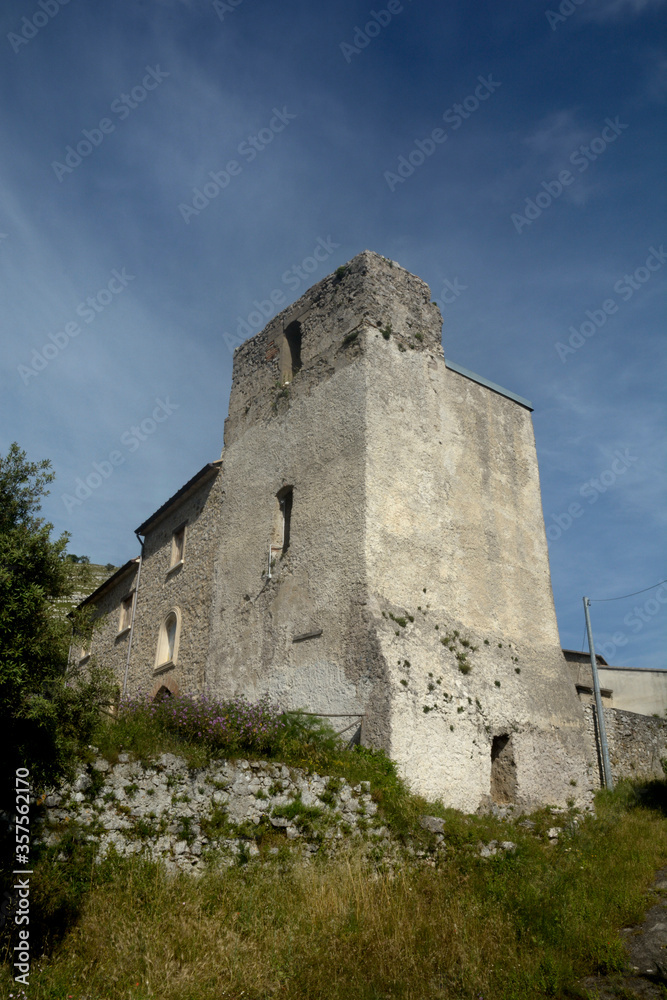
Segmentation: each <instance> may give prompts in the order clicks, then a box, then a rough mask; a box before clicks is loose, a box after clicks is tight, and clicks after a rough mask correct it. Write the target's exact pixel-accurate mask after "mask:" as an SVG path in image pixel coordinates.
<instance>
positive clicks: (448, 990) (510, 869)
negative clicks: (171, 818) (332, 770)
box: [0, 782, 667, 1000]
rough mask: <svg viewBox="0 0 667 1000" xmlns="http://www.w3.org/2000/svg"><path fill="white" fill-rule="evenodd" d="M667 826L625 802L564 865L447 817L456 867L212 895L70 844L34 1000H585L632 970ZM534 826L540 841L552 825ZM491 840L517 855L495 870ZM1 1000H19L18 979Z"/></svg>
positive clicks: (47, 872)
mask: <svg viewBox="0 0 667 1000" xmlns="http://www.w3.org/2000/svg"><path fill="white" fill-rule="evenodd" d="M666 809H667V799H666V795H665V785H664V783H659V782H654V783H652V784H650V785H645V786H638V787H636V788H633V787H632V786H629V785H623V786H621V787H620V788H619V789H617V790H616V791H615V792H614V793H609V794H608V793H604V794H601V795H600V796H599V797H598V802H597V817H596V818H593V817H590V818H587V819H586V820H585V821H584V822H583V823H582V824H581V826H580V827H579V829H578V830H577V831H576V832H573V833H572V835H570V836H563V837H562V838H561V843H560V844H559V845H558V846H556V847H550V846H548V845H547V844H546V843H545V841H544V840H543V839H541V838H540V837H535V836H534V835H529V834H528V833H524V832H521V828H520V827H516V826H512V825H510V824H508V823H502V822H501V821H499V820H494V819H492V818H487V819H482V818H479V817H466V816H463V815H461V814H459V813H455V812H454V811H452V810H445V811H444V815H445V839H446V842H447V844H448V852H447V858H446V860H445V861H444V863H443V864H441V865H440V866H438V867H437V868H431V867H426V866H424V865H423V864H420V863H418V862H417V861H415V860H414V859H410V857H409V856H408V855H406V856H405V858H404V860H403V861H402V862H401V863H400V864H399V865H397V866H395V868H394V870H393V872H392V871H391V870H388V869H387V867H386V866H384V865H383V864H382V863H379V864H376V865H374V864H372V863H370V862H368V861H367V860H364V859H363V858H362V857H361V856H360V855H358V854H354V853H351V854H345V855H342V856H338V857H337V858H334V859H331V858H330V859H328V860H324V861H322V862H321V863H319V862H311V863H310V864H308V865H305V864H303V863H297V862H296V861H295V860H293V859H290V858H289V857H288V856H287V855H286V854H285V852H283V854H282V855H280V856H278V858H277V860H275V861H274V862H273V863H270V862H263V863H257V862H253V861H251V862H249V863H248V864H246V865H245V866H243V867H236V868H230V869H217V868H215V867H214V866H213V867H211V868H210V870H209V871H208V872H207V873H205V874H204V875H203V876H202V877H201V878H200V879H193V878H192V877H188V876H179V877H168V876H167V875H166V874H165V873H164V871H163V869H162V868H161V867H160V866H159V865H158V864H154V863H149V862H147V861H145V860H143V859H141V858H132V859H119V858H117V857H114V856H111V857H109V858H108V859H107V860H106V861H104V862H103V863H102V864H98V865H95V864H93V861H92V854H91V852H90V848H89V846H88V845H81V844H79V845H77V844H75V843H73V842H72V843H71V844H70V845H69V847H68V848H67V850H66V852H65V853H66V854H67V857H66V858H65V859H64V860H63V859H61V860H57V859H56V858H52V859H51V860H50V861H49V863H48V864H46V862H43V863H41V864H40V866H39V867H38V871H37V873H36V875H35V876H34V877H33V884H34V892H33V898H32V906H33V912H34V915H35V924H34V928H35V933H36V932H37V930H38V929H39V927H40V926H43V925H44V924H45V923H46V924H48V925H49V926H51V927H53V926H55V925H57V924H58V923H60V926H62V927H66V928H67V929H66V932H65V933H64V934H63V935H62V936H61V937H60V938H54V937H53V936H51V937H49V938H47V939H46V940H47V944H48V950H47V953H46V954H45V955H44V956H43V957H42V958H41V959H38V960H36V961H34V962H33V971H32V975H31V986H30V997H31V998H34V1000H56V998H58V1000H60V998H62V997H73V998H74V1000H82V998H83V997H86V998H87V1000H102V998H110V997H113V998H123V1000H149V998H150V1000H154V998H160V1000H218V998H220V997H229V998H240V997H241V996H243V997H244V998H249V1000H260V998H261V1000H265V998H271V997H275V996H277V997H281V998H282V997H284V998H286V1000H350V998H355V1000H380V998H383V1000H384V998H401V1000H449V998H451V1000H477V998H479V997H483V998H484V1000H526V998H531V1000H532V998H535V1000H540V998H546V997H563V998H564V997H571V998H574V997H577V996H583V994H582V993H581V992H580V991H577V988H576V985H575V984H576V981H577V979H578V978H580V977H582V976H584V975H586V974H588V973H591V972H599V971H614V970H618V969H620V968H622V966H623V962H624V957H623V952H622V948H621V945H620V943H619V938H618V936H617V933H616V932H617V929H618V928H619V927H621V926H624V925H627V924H628V923H632V922H635V921H638V920H639V919H640V917H641V915H642V913H643V910H644V908H645V905H646V904H645V892H646V889H647V887H648V885H649V883H650V881H651V879H652V876H653V874H654V872H655V871H656V869H657V868H659V867H660V866H661V865H664V864H665V861H666V860H667V824H666V823H665V811H666ZM534 819H535V820H536V822H537V829H538V831H539V829H541V826H543V825H545V824H546V823H548V822H552V821H553V820H551V821H550V820H549V818H548V814H547V813H546V812H545V813H544V815H536V816H535V817H534ZM480 834H482V835H483V836H487V837H488V836H489V835H493V836H495V837H497V838H498V839H512V840H514V841H515V842H516V843H517V844H518V849H517V851H516V853H515V854H499V855H497V856H496V857H493V858H489V859H486V860H483V859H481V858H479V856H478V854H477V852H476V850H475V849H474V847H475V844H476V841H477V839H478V838H479V837H480ZM471 848H472V849H471ZM40 920H41V921H42V923H41V924H40ZM32 927H33V925H32V924H31V929H32ZM32 940H33V938H32V937H31V941H32ZM34 940H35V943H36V941H37V938H36V937H35V939H34ZM35 954H36V953H35ZM3 957H4V958H5V960H6V959H7V952H6V951H5V955H4V956H3ZM3 975H4V978H2V976H3ZM0 986H5V987H6V988H7V991H8V992H10V991H11V990H10V987H11V977H10V973H9V970H8V968H7V967H6V968H5V971H4V973H2V974H0Z"/></svg>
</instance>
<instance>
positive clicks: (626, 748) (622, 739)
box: [584, 705, 667, 780]
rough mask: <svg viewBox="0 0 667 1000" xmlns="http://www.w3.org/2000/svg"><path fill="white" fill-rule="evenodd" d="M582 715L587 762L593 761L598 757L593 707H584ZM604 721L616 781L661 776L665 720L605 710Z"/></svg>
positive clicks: (666, 756)
mask: <svg viewBox="0 0 667 1000" xmlns="http://www.w3.org/2000/svg"><path fill="white" fill-rule="evenodd" d="M584 714H585V718H586V731H587V734H588V740H589V744H590V747H591V753H592V754H593V756H592V758H591V759H592V760H596V759H598V758H599V754H598V746H597V737H596V728H595V714H594V705H586V706H584ZM604 718H605V727H606V730H607V741H608V743H609V760H610V763H611V771H612V775H613V777H614V778H615V779H616V780H618V779H620V778H663V777H664V776H665V772H664V771H663V767H662V761H663V760H667V720H665V719H658V718H654V717H653V716H649V715H638V714H637V713H636V712H624V711H621V710H620V709H617V708H605V709H604ZM598 762H599V759H598Z"/></svg>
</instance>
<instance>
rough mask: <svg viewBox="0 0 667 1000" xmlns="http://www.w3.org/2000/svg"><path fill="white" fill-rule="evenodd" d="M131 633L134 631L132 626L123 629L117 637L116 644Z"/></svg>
mask: <svg viewBox="0 0 667 1000" xmlns="http://www.w3.org/2000/svg"><path fill="white" fill-rule="evenodd" d="M131 631H132V626H131V625H127V626H126V627H125V628H122V629H121V630H120V632H119V633H118V635H117V636H116V642H118V640H119V639H122V638H124V636H126V635H128V633H129V632H131Z"/></svg>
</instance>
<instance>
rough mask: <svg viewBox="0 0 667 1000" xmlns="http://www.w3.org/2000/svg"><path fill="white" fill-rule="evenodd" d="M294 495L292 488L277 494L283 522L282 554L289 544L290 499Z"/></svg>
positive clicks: (290, 522)
mask: <svg viewBox="0 0 667 1000" xmlns="http://www.w3.org/2000/svg"><path fill="white" fill-rule="evenodd" d="M293 496H294V493H293V490H292V487H291V486H290V487H288V488H287V489H285V490H282V491H281V492H280V493H279V494H278V503H279V504H280V509H281V513H282V521H283V552H287V550H288V548H289V542H290V530H291V526H292V499H293Z"/></svg>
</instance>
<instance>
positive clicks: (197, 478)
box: [135, 458, 222, 535]
mask: <svg viewBox="0 0 667 1000" xmlns="http://www.w3.org/2000/svg"><path fill="white" fill-rule="evenodd" d="M221 465H222V459H221V458H218V459H216V461H215V462H207V463H206V465H205V466H204V467H203V468H202V469H200V470H199V472H196V473H195V474H194V476H193V477H192V479H188V481H187V483H185V485H184V486H181V488H180V490H177V491H176V493H174V495H173V496H171V497H169V499H168V500H165V502H164V503H163V504H162V506H161V507H158V509H157V510H156V511H155V512H154V513H153V514H151V516H150V517H148V518H146V520H145V521H144V522H143V524H140V525H139V527H138V528H136V529H135V534H136V535H145V534H146V531H147V530H148V528H149V527H150V526H151V525H152V524H153V523H154V522H155V521H157V520H158V518H160V517H162V516H163V514H166V513H167V511H168V510H169V508H170V507H172V506H173V505H174V504H175V503H176V502H177V501H179V500H182V499H183V497H184V496H185V495H186V493H189V492H190V490H191V489H192V488H193V487H194V486H196V485H197V484H198V483H199V482H201V480H203V479H205V478H206V477H207V476H210V475H211V474H212V473H214V472H218V470H219V469H220V466H221Z"/></svg>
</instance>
